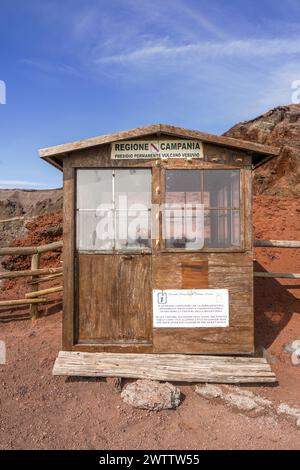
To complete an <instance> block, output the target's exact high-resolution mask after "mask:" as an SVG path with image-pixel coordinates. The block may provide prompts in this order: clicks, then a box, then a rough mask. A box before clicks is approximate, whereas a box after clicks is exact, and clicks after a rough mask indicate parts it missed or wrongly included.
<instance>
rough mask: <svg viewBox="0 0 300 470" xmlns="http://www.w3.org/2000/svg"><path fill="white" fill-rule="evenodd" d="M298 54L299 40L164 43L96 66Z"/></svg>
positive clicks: (103, 60) (103, 59) (102, 59)
mask: <svg viewBox="0 0 300 470" xmlns="http://www.w3.org/2000/svg"><path fill="white" fill-rule="evenodd" d="M292 54H300V39H299V38H296V39H240V40H231V41H218V42H199V43H193V44H184V45H172V44H168V41H167V40H166V39H165V40H163V41H160V42H157V43H153V44H146V45H144V46H142V47H141V48H139V49H135V50H132V51H129V52H127V53H120V54H114V55H110V56H104V57H99V58H98V59H96V60H95V62H96V63H98V64H126V63H130V64H131V65H132V64H134V63H136V62H139V61H147V60H151V59H155V58H164V59H172V58H179V57H191V58H192V59H193V60H194V59H195V58H196V57H198V59H199V58H201V59H212V58H218V57H240V58H248V57H261V58H264V57H265V58H270V57H274V56H279V55H292Z"/></svg>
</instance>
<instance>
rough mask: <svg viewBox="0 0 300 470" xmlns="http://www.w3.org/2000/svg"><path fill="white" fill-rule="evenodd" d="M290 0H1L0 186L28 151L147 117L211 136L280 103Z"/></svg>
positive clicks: (289, 65)
mask: <svg viewBox="0 0 300 470" xmlns="http://www.w3.org/2000/svg"><path fill="white" fill-rule="evenodd" d="M297 79H298V80H299V79H300V1H299V0H284V1H282V0H281V1H280V0H260V1H259V2H254V1H253V0H226V2H225V1H224V0H198V1H196V0H149V1H148V0H108V1H107V0H0V80H2V81H4V82H5V84H6V100H7V101H6V104H5V105H2V104H0V187H24V188H41V189H42V188H47V187H56V186H60V185H61V174H60V173H59V172H58V171H57V170H55V169H54V168H52V167H51V166H49V165H47V164H46V163H44V162H43V161H41V160H40V159H39V157H38V154H37V149H38V148H41V147H47V146H51V145H55V144H59V143H64V142H68V141H72V140H78V139H82V138H86V137H92V136H95V135H101V134H105V133H110V132H115V131H118V130H124V129H130V128H132V127H137V126H143V125H147V124H151V123H156V122H164V123H169V124H174V125H178V126H183V127H188V128H192V129H199V130H203V131H207V132H212V133H222V132H224V131H225V130H227V129H228V128H229V127H230V126H232V125H233V124H235V123H236V122H238V121H241V120H245V119H249V118H252V117H255V116H256V115H258V114H260V113H262V112H264V111H265V110H267V109H269V108H271V107H274V106H277V105H280V104H288V103H289V102H291V95H292V91H291V83H292V82H293V81H294V80H297Z"/></svg>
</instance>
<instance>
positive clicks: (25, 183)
mask: <svg viewBox="0 0 300 470" xmlns="http://www.w3.org/2000/svg"><path fill="white" fill-rule="evenodd" d="M0 186H2V188H3V187H7V186H14V187H16V186H17V187H20V186H30V187H32V188H48V187H49V185H48V184H45V183H39V182H37V181H24V180H0Z"/></svg>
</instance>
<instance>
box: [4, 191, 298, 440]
mask: <svg viewBox="0 0 300 470" xmlns="http://www.w3.org/2000/svg"><path fill="white" fill-rule="evenodd" d="M299 218H300V206H299V201H298V200H296V199H287V198H285V199H279V198H276V197H273V196H256V197H255V212H254V223H255V237H256V238H272V239H289V240H292V239H294V240H299V235H300V234H299V231H300V221H299ZM255 256H256V268H255V269H259V270H269V271H281V272H291V271H293V272H300V252H299V250H291V249H287V250H280V249H266V248H260V249H256V253H255ZM299 286H300V282H299V281H294V280H293V281H291V280H280V281H279V280H272V279H270V280H266V279H256V280H255V325H256V345H257V346H264V347H265V348H266V349H267V350H268V352H269V354H270V355H271V356H270V357H271V360H272V368H273V370H274V371H275V372H276V374H277V377H278V380H279V384H278V385H276V386H260V387H258V386H254V387H247V388H248V389H251V390H252V391H254V392H255V393H258V394H260V395H261V396H263V397H266V398H269V399H271V400H272V401H273V402H274V403H275V404H279V403H281V402H285V403H287V404H289V405H291V406H298V407H300V367H294V366H292V365H291V363H290V357H289V354H287V353H285V352H283V349H282V347H283V345H284V343H285V342H287V341H290V340H293V339H300V289H299ZM16 290H18V291H19V290H20V286H19V285H16V284H13V285H11V289H9V290H6V291H5V292H4V291H2V292H1V290H0V296H1V297H2V298H4V297H7V296H8V295H9V296H10V295H12V296H13V295H15V293H16ZM56 301H57V302H54V303H53V305H52V306H50V307H48V309H47V312H45V313H47V315H46V316H43V317H42V318H40V319H38V320H37V321H35V322H32V321H31V320H29V319H28V311H27V310H20V309H18V310H17V311H7V310H6V311H5V312H4V311H2V312H1V311H0V319H1V318H2V321H0V340H5V342H6V347H7V363H6V365H2V366H0V381H1V384H0V407H1V414H0V449H299V448H300V429H299V428H298V429H297V428H296V427H295V425H294V423H293V422H290V421H288V420H287V419H285V418H283V417H278V416H274V415H272V414H263V415H261V416H258V417H255V418H254V417H250V416H248V415H247V414H241V413H239V412H235V411H233V410H232V409H231V408H228V407H227V406H226V405H224V404H222V403H218V402H213V401H211V402H209V401H207V400H205V399H203V398H201V397H200V396H198V395H197V394H196V393H195V392H194V386H193V385H184V384H180V385H179V386H180V389H181V391H182V393H183V394H184V400H183V402H182V404H181V405H180V407H179V408H178V409H177V410H172V411H171V410H170V411H162V412H148V411H143V410H136V409H132V408H130V407H129V406H128V405H126V404H124V403H123V402H122V400H121V397H120V394H119V393H118V392H117V391H116V390H115V389H114V388H113V385H112V384H110V383H106V381H105V380H102V379H97V380H96V379H70V378H69V379H67V378H64V377H53V376H52V367H53V363H54V360H55V358H56V356H57V353H58V351H59V350H60V349H61V317H62V313H61V311H60V304H59V298H57V299H56Z"/></svg>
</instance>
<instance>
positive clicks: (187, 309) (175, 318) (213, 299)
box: [153, 289, 229, 328]
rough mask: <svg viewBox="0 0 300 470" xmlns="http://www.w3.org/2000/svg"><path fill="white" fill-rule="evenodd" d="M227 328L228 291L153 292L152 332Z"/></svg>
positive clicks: (187, 290) (178, 290)
mask: <svg viewBox="0 0 300 470" xmlns="http://www.w3.org/2000/svg"><path fill="white" fill-rule="evenodd" d="M226 326H229V297H228V289H176V290H175V289H168V290H164V291H162V290H153V327H154V328H215V327H226Z"/></svg>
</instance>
